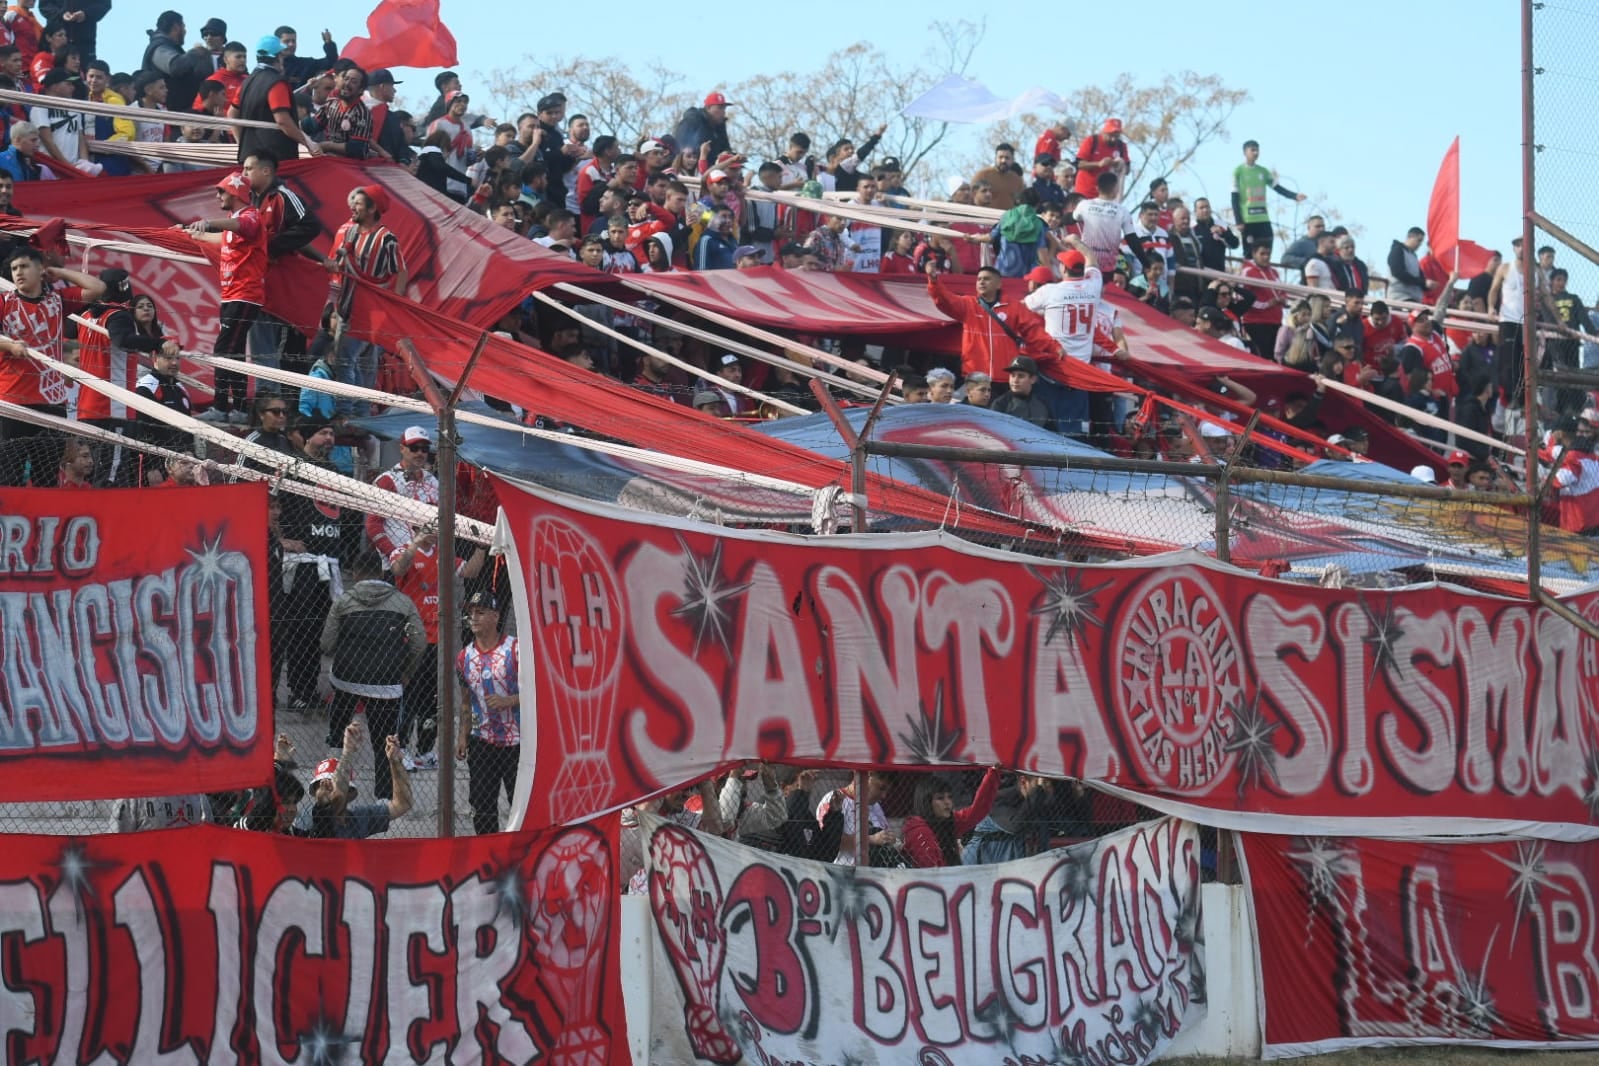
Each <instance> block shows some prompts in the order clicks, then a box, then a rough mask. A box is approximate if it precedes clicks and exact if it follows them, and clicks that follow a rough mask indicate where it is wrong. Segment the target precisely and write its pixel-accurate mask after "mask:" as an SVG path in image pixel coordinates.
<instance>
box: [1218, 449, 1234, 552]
mask: <svg viewBox="0 0 1599 1066" xmlns="http://www.w3.org/2000/svg"><path fill="white" fill-rule="evenodd" d="M1232 500H1233V494H1232V490H1231V489H1230V488H1228V487H1227V472H1226V471H1225V470H1224V471H1223V472H1222V475H1221V477H1219V478H1217V479H1216V561H1217V562H1218V563H1230V562H1232V561H1233V552H1232V543H1231V542H1232V510H1233V507H1232Z"/></svg>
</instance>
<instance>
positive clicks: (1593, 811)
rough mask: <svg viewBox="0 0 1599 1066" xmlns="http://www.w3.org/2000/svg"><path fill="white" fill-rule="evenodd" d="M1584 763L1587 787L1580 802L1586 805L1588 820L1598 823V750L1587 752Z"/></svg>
mask: <svg viewBox="0 0 1599 1066" xmlns="http://www.w3.org/2000/svg"><path fill="white" fill-rule="evenodd" d="M1585 762H1586V764H1587V765H1586V767H1585V772H1586V773H1587V775H1588V785H1587V787H1586V788H1585V789H1583V793H1582V801H1583V802H1584V803H1586V804H1587V805H1588V819H1589V820H1590V821H1599V748H1594V749H1591V750H1589V752H1588V757H1587V759H1586V760H1585Z"/></svg>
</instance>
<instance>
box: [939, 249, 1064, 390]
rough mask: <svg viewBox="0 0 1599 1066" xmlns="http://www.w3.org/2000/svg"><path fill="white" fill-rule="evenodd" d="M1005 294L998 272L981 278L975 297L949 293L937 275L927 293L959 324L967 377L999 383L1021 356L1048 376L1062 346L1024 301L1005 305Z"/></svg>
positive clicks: (987, 271)
mask: <svg viewBox="0 0 1599 1066" xmlns="http://www.w3.org/2000/svg"><path fill="white" fill-rule="evenodd" d="M930 267H931V264H930ZM1001 290H1002V285H1001V279H1000V275H999V271H997V270H995V269H994V268H993V267H983V269H981V270H979V271H978V272H977V292H976V294H975V295H971V296H957V295H955V294H954V293H952V292H950V291H949V290H948V289H947V288H945V286H944V283H943V282H942V281H940V280H939V279H938V274H937V272H936V270H935V269H931V268H930V269H929V270H928V273H927V292H928V295H929V296H931V297H932V298H933V304H934V305H935V306H936V307H937V308H938V309H939V310H940V311H942V312H943V313H944V314H946V315H948V316H949V317H950V318H953V319H954V320H955V321H957V322H959V323H960V324H961V374H962V375H963V376H964V375H966V374H971V373H973V372H975V371H981V372H982V373H984V374H987V375H988V376H989V377H990V378H992V379H993V380H994V381H996V382H999V381H1004V380H1005V368H1006V367H1007V366H1009V365H1010V364H1011V362H1012V360H1014V359H1015V358H1016V357H1017V356H1018V355H1026V356H1031V357H1032V359H1033V361H1034V362H1036V363H1038V365H1039V367H1040V368H1041V369H1045V370H1046V372H1047V369H1048V368H1049V367H1050V366H1051V365H1052V364H1054V363H1056V362H1058V361H1059V360H1060V345H1059V344H1058V343H1057V342H1056V341H1055V339H1054V338H1053V337H1051V336H1050V335H1049V331H1048V330H1046V329H1045V328H1044V320H1043V319H1042V318H1039V317H1038V316H1037V315H1036V314H1034V313H1033V312H1031V311H1029V310H1028V309H1027V308H1026V307H1024V306H1022V304H1021V302H1020V301H1010V300H1006V299H1004V295H1003V292H1002V291H1001Z"/></svg>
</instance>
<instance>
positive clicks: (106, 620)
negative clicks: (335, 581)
mask: <svg viewBox="0 0 1599 1066" xmlns="http://www.w3.org/2000/svg"><path fill="white" fill-rule="evenodd" d="M266 528H267V490H266V486H264V485H259V484H256V485H218V486H212V487H208V488H188V489H162V490H159V491H155V490H147V489H99V490H93V491H85V492H75V491H72V490H69V489H6V490H3V491H0V640H3V642H4V643H3V645H0V670H3V672H4V683H3V684H0V802H15V801H20V800H41V801H42V800H68V799H111V798H121V797H134V796H152V795H170V794H173V793H183V792H214V791H219V790H223V789H232V788H239V787H241V786H244V785H256V784H262V783H265V782H266V781H268V780H269V779H270V778H271V776H272V699H271V677H270V674H271V671H270V670H268V669H267V662H268V654H267V651H268V649H267V633H268V629H269V626H268V612H267V572H266V565H267V558H266V555H267V536H266Z"/></svg>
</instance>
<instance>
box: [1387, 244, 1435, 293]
mask: <svg viewBox="0 0 1599 1066" xmlns="http://www.w3.org/2000/svg"><path fill="white" fill-rule="evenodd" d="M1426 235H1427V233H1426V231H1425V230H1422V229H1419V228H1417V227H1415V226H1412V227H1410V232H1409V233H1407V234H1405V239H1404V240H1402V241H1395V242H1394V243H1393V246H1392V247H1391V248H1389V249H1388V277H1389V282H1388V299H1390V300H1410V301H1412V302H1414V303H1422V302H1424V301H1425V300H1426V299H1427V279H1426V278H1424V277H1422V274H1421V260H1420V258H1418V256H1417V254H1416V253H1417V252H1418V251H1419V250H1420V248H1421V240H1422V238H1423V237H1425V236H1426Z"/></svg>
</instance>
